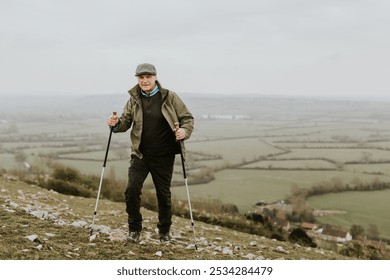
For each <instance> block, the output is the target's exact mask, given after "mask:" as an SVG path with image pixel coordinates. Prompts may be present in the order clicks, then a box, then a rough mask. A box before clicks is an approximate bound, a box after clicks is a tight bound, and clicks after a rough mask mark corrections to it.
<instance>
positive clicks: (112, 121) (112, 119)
mask: <svg viewBox="0 0 390 280" xmlns="http://www.w3.org/2000/svg"><path fill="white" fill-rule="evenodd" d="M117 123H118V115H117V114H116V113H113V114H112V115H111V117H109V118H108V120H107V124H108V125H109V126H116V124H117Z"/></svg>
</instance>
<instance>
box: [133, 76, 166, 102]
mask: <svg viewBox="0 0 390 280" xmlns="http://www.w3.org/2000/svg"><path fill="white" fill-rule="evenodd" d="M156 84H157V86H158V88H159V89H160V93H161V98H162V99H163V100H164V99H165V97H166V96H167V95H168V90H167V89H165V88H163V87H161V84H160V82H159V81H156ZM128 93H129V94H130V96H131V98H134V99H135V100H136V101H137V102H141V97H140V95H141V87H140V86H139V85H138V84H136V85H135V86H134V87H133V88H131V89H130V90H129V91H128Z"/></svg>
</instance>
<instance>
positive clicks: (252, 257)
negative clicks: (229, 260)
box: [245, 253, 256, 260]
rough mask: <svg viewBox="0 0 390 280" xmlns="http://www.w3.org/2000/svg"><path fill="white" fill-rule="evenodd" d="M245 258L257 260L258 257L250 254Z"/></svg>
mask: <svg viewBox="0 0 390 280" xmlns="http://www.w3.org/2000/svg"><path fill="white" fill-rule="evenodd" d="M245 258H247V259H248V260H254V259H255V258H256V255H254V254H252V253H249V254H246V255H245Z"/></svg>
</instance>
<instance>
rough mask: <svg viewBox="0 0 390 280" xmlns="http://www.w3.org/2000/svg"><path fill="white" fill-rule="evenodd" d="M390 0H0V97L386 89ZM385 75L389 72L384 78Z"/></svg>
mask: <svg viewBox="0 0 390 280" xmlns="http://www.w3.org/2000/svg"><path fill="white" fill-rule="evenodd" d="M389 15H390V1H388V0H375V1H369V0H334V1H333V0H323V1H322V0H318V1H315V0H306V1H303V0H302V1H299V0H215V1H213V0H160V1H158V0H145V1H140V0H138V1H133V0H34V1H30V0H0V38H1V44H0V79H1V81H0V95H10V94H36V93H39V94H53V95H54V94H59V93H70V94H105V93H121V92H126V91H127V90H128V89H129V88H130V87H132V86H133V85H134V84H135V83H136V80H135V77H134V71H135V68H136V66H137V65H138V64H140V63H143V62H149V63H153V64H155V66H156V68H157V72H158V78H159V80H160V82H161V83H162V84H163V86H165V87H167V88H169V89H171V90H174V91H176V92H178V93H180V92H183V93H184V92H194V93H233V94H242V93H252V94H267V95H272V94H277V95H305V96H319V95H327V96H348V97H361V96H366V97H367V96H377V97H387V96H389V95H390V83H389V80H390V79H389V73H390V16H389ZM386 77H387V78H386Z"/></svg>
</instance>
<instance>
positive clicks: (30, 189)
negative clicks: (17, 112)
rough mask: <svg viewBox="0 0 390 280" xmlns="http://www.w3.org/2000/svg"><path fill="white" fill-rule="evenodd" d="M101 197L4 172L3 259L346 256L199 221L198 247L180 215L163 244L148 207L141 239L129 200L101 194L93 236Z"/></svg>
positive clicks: (0, 189) (0, 191) (0, 193)
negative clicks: (132, 235) (134, 234)
mask: <svg viewBox="0 0 390 280" xmlns="http://www.w3.org/2000/svg"><path fill="white" fill-rule="evenodd" d="M95 201H96V199H90V198H80V197H73V196H66V195H62V194H59V193H56V192H53V191H48V190H46V189H43V188H40V187H38V186H34V185H28V184H26V183H22V182H19V181H11V180H7V179H5V178H0V205H1V211H0V216H1V217H0V219H1V221H2V225H1V227H0V238H1V240H2V242H1V243H0V259H3V260H21V259H43V260H67V259H74V260H124V259H144V260H151V259H172V260H175V259H184V260H206V259H209V260H210V259H213V260H235V259H236V260H239V259H242V260H245V259H247V260H249V259H270V260H274V259H285V260H290V259H291V260H301V259H307V260H334V259H337V260H342V259H347V257H345V256H341V255H339V254H336V253H334V252H331V251H326V250H323V249H313V248H305V247H301V246H299V245H296V244H292V243H288V242H280V241H276V240H271V239H267V238H264V237H261V236H256V235H250V234H246V233H242V232H238V231H234V230H229V229H226V228H223V227H219V226H214V225H210V224H206V223H202V222H198V221H195V230H196V236H197V245H198V250H195V249H194V246H193V245H194V244H193V239H192V229H191V228H190V221H189V220H187V219H184V218H181V217H174V219H173V226H172V234H173V239H174V243H173V244H161V243H160V242H159V241H158V239H156V238H157V233H156V232H155V225H156V223H157V222H156V219H157V214H156V213H154V212H151V211H148V210H146V209H143V210H142V212H143V216H144V230H143V233H142V241H141V242H140V244H129V243H126V241H125V236H126V234H127V226H126V220H127V217H126V214H125V211H124V203H116V202H111V201H108V200H104V199H101V200H100V201H99V207H98V212H97V217H96V220H95V231H94V232H95V233H97V237H96V238H95V239H94V240H93V241H91V242H90V241H89V233H90V229H89V225H90V221H91V218H92V214H93V210H94V205H95Z"/></svg>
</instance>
